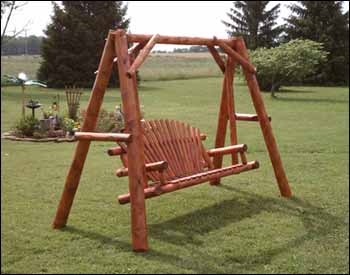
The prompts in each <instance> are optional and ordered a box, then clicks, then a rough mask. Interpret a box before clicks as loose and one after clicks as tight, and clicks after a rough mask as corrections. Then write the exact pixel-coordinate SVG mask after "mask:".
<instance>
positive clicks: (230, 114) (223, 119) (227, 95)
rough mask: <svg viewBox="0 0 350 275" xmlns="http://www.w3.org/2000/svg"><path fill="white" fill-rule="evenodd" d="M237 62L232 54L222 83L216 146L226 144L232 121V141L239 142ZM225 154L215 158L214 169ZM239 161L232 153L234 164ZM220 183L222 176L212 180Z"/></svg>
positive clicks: (218, 165)
mask: <svg viewBox="0 0 350 275" xmlns="http://www.w3.org/2000/svg"><path fill="white" fill-rule="evenodd" d="M234 67H235V63H234V60H233V58H232V57H231V56H228V57H227V62H226V68H225V74H224V80H223V84H222V95H221V103H220V111H219V118H218V127H217V131H216V139H215V148H220V147H224V146H225V138H226V130H227V129H226V128H227V122H228V121H229V122H230V142H231V145H236V144H237V126H236V118H235V115H234V114H235V110H234V100H233V78H234ZM222 161H223V156H222V155H217V156H214V158H213V165H214V169H218V168H221V167H222ZM237 163H238V156H237V154H236V153H234V154H232V164H233V165H234V164H237ZM219 183H220V178H218V179H214V180H213V181H211V182H210V184H212V185H217V184H219Z"/></svg>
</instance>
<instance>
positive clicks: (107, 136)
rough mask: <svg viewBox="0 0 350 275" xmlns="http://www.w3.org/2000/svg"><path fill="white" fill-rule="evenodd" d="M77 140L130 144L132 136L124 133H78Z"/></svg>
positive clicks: (76, 134)
mask: <svg viewBox="0 0 350 275" xmlns="http://www.w3.org/2000/svg"><path fill="white" fill-rule="evenodd" d="M75 138H76V139H77V140H94V141H123V142H130V141H131V135H130V134H123V133H94V132H76V133H75Z"/></svg>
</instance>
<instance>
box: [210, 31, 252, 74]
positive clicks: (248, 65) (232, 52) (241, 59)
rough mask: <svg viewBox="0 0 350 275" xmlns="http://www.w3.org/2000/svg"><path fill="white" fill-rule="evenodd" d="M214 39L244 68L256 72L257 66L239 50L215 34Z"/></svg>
mask: <svg viewBox="0 0 350 275" xmlns="http://www.w3.org/2000/svg"><path fill="white" fill-rule="evenodd" d="M214 40H215V43H216V44H218V45H219V46H220V48H221V49H222V50H223V51H224V52H225V53H227V54H228V55H230V56H231V57H232V58H233V59H234V60H235V61H237V62H238V63H239V64H241V66H242V67H243V69H245V70H247V71H248V72H250V73H253V74H255V73H256V69H255V67H254V66H253V65H252V64H251V63H249V61H247V60H246V59H245V58H244V57H243V56H241V55H240V54H239V53H238V52H236V51H235V50H233V49H232V48H231V47H230V46H229V45H228V44H226V43H225V42H223V41H221V40H219V39H217V38H216V37H215V36H214Z"/></svg>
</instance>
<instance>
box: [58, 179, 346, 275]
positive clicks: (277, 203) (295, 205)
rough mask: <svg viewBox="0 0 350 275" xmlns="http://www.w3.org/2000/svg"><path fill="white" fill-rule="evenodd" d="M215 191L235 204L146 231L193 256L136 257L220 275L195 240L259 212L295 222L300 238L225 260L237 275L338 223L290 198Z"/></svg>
mask: <svg viewBox="0 0 350 275" xmlns="http://www.w3.org/2000/svg"><path fill="white" fill-rule="evenodd" d="M213 188H215V187H213ZM216 188H222V189H225V190H226V191H230V192H232V193H235V194H236V195H237V199H232V200H225V201H222V202H220V203H218V204H215V205H212V206H209V207H205V208H202V209H198V210H196V211H193V212H190V213H188V214H185V215H182V216H178V217H176V218H173V219H170V220H167V221H165V222H162V223H158V224H150V225H149V226H148V229H149V238H150V239H157V240H159V241H161V242H165V243H171V244H172V245H175V246H179V247H185V246H187V247H188V244H190V245H191V246H192V247H194V248H195V251H193V253H194V254H195V257H193V258H191V259H188V258H184V257H182V256H181V255H174V254H173V253H172V254H168V253H166V251H164V249H161V250H160V249H159V250H157V249H154V248H151V249H150V250H149V251H148V252H147V253H139V254H137V255H139V256H140V257H144V258H146V259H147V260H151V261H157V262H160V263H167V264H170V265H173V266H175V267H177V268H180V269H188V270H193V271H196V272H197V273H206V274H216V273H222V272H223V270H222V268H223V267H222V266H221V265H220V263H222V255H220V254H208V252H207V250H206V249H201V247H205V243H203V242H202V241H201V240H200V237H201V236H205V235H206V234H208V233H210V232H211V231H215V230H218V229H220V228H222V227H225V226H228V225H230V224H234V223H238V222H240V221H242V220H244V219H249V218H251V217H254V216H257V215H259V214H260V213H262V212H271V213H282V214H284V215H286V216H294V217H297V218H298V219H300V221H301V222H302V223H303V226H304V228H305V230H306V232H307V233H305V234H304V235H303V236H299V237H296V238H294V237H293V236H290V241H288V242H287V243H285V244H283V245H280V246H277V247H274V248H271V249H267V250H265V251H262V252H261V253H260V254H259V255H254V256H237V255H233V256H232V257H230V256H227V255H225V259H224V260H225V262H230V263H231V265H234V266H235V268H236V269H237V270H236V271H237V272H238V271H242V272H249V271H252V272H253V271H255V270H256V269H257V268H263V267H264V265H267V264H270V263H271V262H272V260H273V259H274V257H276V256H278V255H280V254H283V253H286V252H287V251H289V250H291V249H294V248H298V247H299V246H301V245H303V243H304V242H305V241H310V240H313V239H319V238H321V237H324V236H326V235H328V234H330V233H332V232H333V231H334V230H337V228H338V227H339V226H340V225H341V224H342V223H343V221H342V219H341V218H339V217H336V216H333V215H331V214H329V213H327V212H326V211H325V210H324V209H322V208H319V207H315V206H313V205H311V204H310V203H308V202H306V201H303V200H301V199H299V198H296V197H293V198H291V199H274V198H269V197H264V196H260V195H257V194H251V193H249V192H245V191H242V190H240V189H238V188H234V187H230V186H226V185H221V186H218V187H216ZM238 199H239V200H238ZM213 219H214V220H213ZM64 231H67V232H70V233H72V234H78V235H80V236H83V237H84V238H89V239H92V240H95V241H98V242H101V243H102V244H107V245H111V246H118V248H120V249H121V250H122V251H124V252H129V251H130V250H131V243H128V242H124V241H120V240H116V239H113V238H111V237H108V236H104V235H101V234H99V233H95V232H90V231H85V230H82V229H77V228H75V227H71V226H68V227H66V228H65V229H64ZM272 241H273V240H271V242H272ZM150 243H151V241H150ZM185 249H186V248H185ZM189 249H192V248H189ZM247 249H249V248H247ZM248 254H249V253H248Z"/></svg>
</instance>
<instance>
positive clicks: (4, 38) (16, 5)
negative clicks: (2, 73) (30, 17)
mask: <svg viewBox="0 0 350 275" xmlns="http://www.w3.org/2000/svg"><path fill="white" fill-rule="evenodd" d="M26 4H27V2H21V1H1V25H3V28H2V32H1V48H2V47H3V45H5V44H6V43H7V42H9V41H10V40H12V39H13V38H16V37H17V36H18V35H20V34H21V33H22V32H24V31H25V29H26V27H27V26H28V24H29V22H27V23H26V24H25V25H24V26H23V27H21V28H20V29H19V30H16V29H15V30H13V34H12V35H7V27H8V24H9V23H10V20H11V17H12V15H13V13H14V12H15V11H18V10H19V9H20V8H21V7H23V6H25V5H26ZM3 17H4V20H5V22H4V24H2V19H3Z"/></svg>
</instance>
